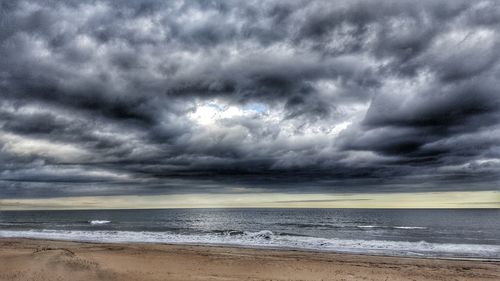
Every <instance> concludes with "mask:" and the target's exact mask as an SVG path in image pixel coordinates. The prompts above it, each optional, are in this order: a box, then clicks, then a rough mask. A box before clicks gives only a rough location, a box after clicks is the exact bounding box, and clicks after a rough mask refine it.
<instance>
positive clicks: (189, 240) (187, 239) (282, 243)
mask: <svg viewBox="0 0 500 281" xmlns="http://www.w3.org/2000/svg"><path fill="white" fill-rule="evenodd" d="M0 237H10V238H21V237H22V238H38V239H55V240H72V241H84V242H100V243H167V244H206V245H210V244H212V245H236V246H244V247H269V248H294V249H303V250H319V251H334V252H346V253H360V254H382V255H393V256H428V257H461V258H466V257H469V258H487V259H500V245H482V244H451V243H429V242H423V241H422V242H405V241H384V240H354V239H353V240H349V239H335V238H330V239H328V238H317V237H307V236H290V235H275V234H274V233H273V232H271V231H269V230H263V231H258V232H243V233H242V234H238V235H220V234H219V235H218V234H213V233H212V234H177V233H169V232H148V231H142V232H136V231H82V230H29V231H18V230H0Z"/></svg>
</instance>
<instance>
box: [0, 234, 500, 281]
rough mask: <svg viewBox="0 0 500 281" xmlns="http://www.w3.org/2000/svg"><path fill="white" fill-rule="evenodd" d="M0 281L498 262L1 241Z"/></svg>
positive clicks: (474, 276) (302, 276)
mask: <svg viewBox="0 0 500 281" xmlns="http://www.w3.org/2000/svg"><path fill="white" fill-rule="evenodd" d="M0 280H33V281H42V280H72V281H78V280H121V281H127V280H500V262H496V261H495V262H492V261H459V260H440V259H415V258H397V257H379V256H365V255H350V254H334V253H317V252H301V251H288V250H267V249H266V250H264V249H244V248H231V247H211V246H210V247H209V246H185V245H182V246H180V245H163V244H93V243H79V242H64V241H47V240H32V239H6V238H3V239H0Z"/></svg>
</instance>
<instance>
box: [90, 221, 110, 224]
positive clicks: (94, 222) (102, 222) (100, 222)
mask: <svg viewBox="0 0 500 281" xmlns="http://www.w3.org/2000/svg"><path fill="white" fill-rule="evenodd" d="M110 222H111V221H105V220H92V221H90V224H107V223H110Z"/></svg>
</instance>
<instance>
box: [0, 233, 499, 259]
mask: <svg viewBox="0 0 500 281" xmlns="http://www.w3.org/2000/svg"><path fill="white" fill-rule="evenodd" d="M2 239H25V240H39V241H53V242H58V241H62V242H74V243H89V244H127V245H134V244H137V245H172V246H195V247H196V246H200V247H223V248H237V249H256V250H264V251H265V250H274V251H296V252H308V253H325V254H329V253H331V254H345V255H359V256H374V257H394V258H414V259H429V260H434V259H435V260H458V261H482V262H500V258H495V257H493V258H489V257H474V256H471V257H467V256H439V255H436V256H430V255H423V254H421V255H419V254H415V253H413V254H407V255H398V254H394V255H391V254H386V253H377V252H371V253H370V252H368V251H367V252H362V251H347V250H346V251H342V250H335V249H331V250H322V249H314V248H302V247H291V246H272V245H269V246H261V245H245V244H236V243H235V244H231V243H203V242H199V243H198V242H195V243H190V242H177V243H176V242H159V241H144V242H142V241H117V242H110V241H102V242H101V241H96V240H74V239H64V238H45V237H40V238H39V237H15V236H13V237H2V236H0V241H1V240H2ZM479 245H482V244H479ZM493 246H494V245H493Z"/></svg>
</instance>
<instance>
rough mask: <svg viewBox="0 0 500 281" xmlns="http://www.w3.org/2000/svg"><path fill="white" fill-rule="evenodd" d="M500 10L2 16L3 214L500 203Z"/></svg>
mask: <svg viewBox="0 0 500 281" xmlns="http://www.w3.org/2000/svg"><path fill="white" fill-rule="evenodd" d="M499 29H500V4H499V3H498V2H497V1H482V2H477V3H476V2H471V1H437V2H436V1H420V2H418V3H416V2H414V1H336V2H331V1H247V2H245V3H243V2H225V1H4V2H1V4H0V95H1V96H0V97H1V99H0V197H9V198H21V197H54V196H66V195H74V196H79V195H113V194H169V193H192V192H210V193H228V192H229V193H231V192H242V191H244V192H268V191H286V192H299V193H300V192H391V191H393V192H395V191H398V192H401V191H403V192H412V191H445V190H491V189H496V188H497V186H498V184H499V180H500V172H499V169H500V164H499V163H500V141H499V140H500V125H499V124H500V122H499V121H500V93H499V90H498V89H499V85H500V63H499V59H500V57H499V56H500V51H499V50H500V39H499V38H500V37H499V32H500V30H499Z"/></svg>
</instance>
